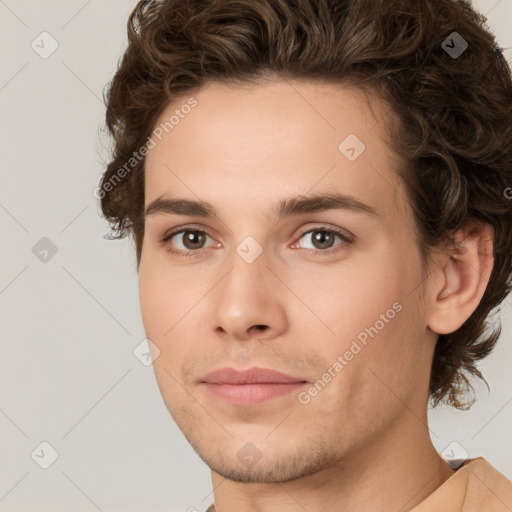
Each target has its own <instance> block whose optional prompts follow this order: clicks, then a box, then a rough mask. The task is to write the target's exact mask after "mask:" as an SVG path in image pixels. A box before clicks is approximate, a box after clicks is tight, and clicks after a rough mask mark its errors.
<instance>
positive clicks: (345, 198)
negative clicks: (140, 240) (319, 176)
mask: <svg viewBox="0 0 512 512" xmlns="http://www.w3.org/2000/svg"><path fill="white" fill-rule="evenodd" d="M340 209H341V210H347V211H352V212H355V213H362V214H366V215H369V216H371V217H375V218H380V215H379V213H378V212H377V210H376V209H375V208H374V207H373V206H370V205H368V204H366V203H364V202H362V201H360V200H359V199H357V198H355V197H353V196H350V195H346V194H341V193H336V192H332V193H326V194H317V195H309V196H306V195H300V196H293V197H289V198H286V199H283V200H281V201H279V203H278V204H277V205H275V206H274V207H273V208H272V209H271V210H270V216H271V217H272V216H273V217H274V218H276V219H277V220H278V221H279V220H282V219H283V218H285V217H291V216H294V215H301V214H307V213H315V212H321V211H327V210H340ZM155 214H175V215H189V216H197V217H206V218H219V215H218V213H217V211H216V210H215V208H214V207H213V206H212V205H211V204H209V203H207V202H205V201H195V200H191V199H179V198H175V199H169V198H165V197H159V198H157V199H155V200H154V201H152V202H151V203H150V204H149V205H148V206H147V208H146V210H145V211H144V217H148V216H150V215H155Z"/></svg>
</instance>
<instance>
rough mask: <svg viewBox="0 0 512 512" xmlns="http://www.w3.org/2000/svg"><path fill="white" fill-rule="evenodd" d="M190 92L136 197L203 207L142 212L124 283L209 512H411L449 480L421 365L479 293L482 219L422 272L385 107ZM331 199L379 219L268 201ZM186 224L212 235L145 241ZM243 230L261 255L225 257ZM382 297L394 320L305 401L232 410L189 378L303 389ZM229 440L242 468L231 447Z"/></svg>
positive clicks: (293, 93) (260, 90)
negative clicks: (209, 496) (242, 372)
mask: <svg viewBox="0 0 512 512" xmlns="http://www.w3.org/2000/svg"><path fill="white" fill-rule="evenodd" d="M193 96H194V98H195V99H196V100H197V102H198V103H197V106H196V107H195V108H193V109H192V110H191V112H190V113H189V114H187V115H186V116H183V119H180V122H179V124H178V125H176V126H174V128H173V129H172V130H171V131H169V133H168V134H166V135H165V136H164V137H163V138H162V141H161V142H158V144H157V145H156V147H154V148H153V149H151V150H150V152H149V154H148V156H147V159H146V176H145V205H146V206H148V205H149V204H150V203H152V202H153V201H154V200H155V199H157V198H161V197H166V198H181V199H190V200H203V201H207V202H208V203H210V204H211V205H212V206H213V207H214V208H215V209H216V210H217V212H218V215H219V217H218V218H205V217H201V216H197V215H178V214H175V213H174V214H173V213H156V214H152V215H148V216H147V217H146V219H145V235H144V240H143V249H142V254H141V260H140V266H139V289H140V304H141V313H142V319H143V323H144V328H145V331H146V335H147V337H148V338H149V339H150V340H151V341H152V342H153V343H154V346H155V347H158V349H159V351H160V353H159V355H158V357H157V358H156V359H155V360H154V363H153V367H154V370H155V375H156V378H157V382H158V385H159V388H160V391H161V394H162V397H163V399H164V402H165V404H166V406H167V408H168V410H169V412H170V413H171V415H172V417H173V418H174V420H175V421H176V423H177V425H178V426H179V428H180V429H181V430H182V432H183V434H184V435H185V436H186V438H187V439H188V441H189V442H190V443H191V445H192V446H193V448H194V449H195V450H196V452H197V453H198V454H199V456H200V457H201V458H202V459H203V460H204V461H205V462H206V464H208V466H209V467H210V469H211V471H212V483H213V487H214V499H215V504H216V507H217V511H220V512H231V511H235V510H236V511H238V512H240V511H249V510H251V511H261V512H263V511H270V510H276V507H277V509H278V510H280V511H282V512H288V511H290V512H291V511H299V510H300V511H303V510H307V511H308V512H315V511H320V510H322V511H323V510H358V511H359V512H365V511H372V512H375V511H380V510H382V511H389V510H397V511H398V510H400V511H401V512H405V511H408V510H412V509H413V508H414V507H415V506H416V505H417V504H419V503H420V502H421V501H423V500H424V499H425V498H426V497H427V496H428V495H429V494H431V493H432V492H433V491H434V490H435V489H437V488H438V487H439V486H440V485H441V484H442V483H443V482H444V481H445V480H446V479H447V478H449V477H450V476H451V475H452V474H453V471H452V469H451V468H450V467H449V465H448V464H447V463H446V462H444V461H443V460H442V459H441V458H440V457H439V455H438V453H437V452H436V450H435V448H434V446H433V445H432V442H431V440H430V437H429V433H428V427H427V399H428V381H429V374H430V368H431V364H432V357H433V351H434V347H435V342H436V339H437V334H441V333H449V332H453V331H454V330H456V329H457V328H458V327H459V326H460V325H462V323H464V321H465V320H466V319H467V318H468V317H469V315H470V314H471V312H472V311H473V310H474V309H475V308H476V306H477V305H478V302H479V301H480V298H481V296H482V295H483V292H484V290H485V285H486V282H487V280H488V277H489V275H490V271H491V269H492V256H491V254H492V240H491V238H490V235H491V233H490V231H489V229H490V228H489V227H488V226H485V225H482V226H477V227H476V228H475V229H474V230H473V231H472V232H470V231H469V230H467V231H461V232H459V233H457V239H458V240H459V241H460V242H461V244H463V245H464V247H465V248H466V252H465V253H464V255H462V254H461V253H456V252H455V251H454V249H453V247H452V246H449V247H448V248H446V249H443V250H438V251H436V252H434V253H433V263H432V266H431V268H430V269H428V278H425V275H427V274H424V270H426V269H423V268H422V263H421V259H420V253H419V250H418V247H417V245H416V243H415V239H414V237H413V218H412V214H411V212H410V210H409V208H408V205H407V202H406V194H405V191H404V189H403V185H402V184H401V182H400V181H399V179H398V177H397V175H396V172H395V168H396V165H397V164H396V160H395V159H394V158H393V154H392V153H391V151H390V149H389V147H388V146H387V145H386V144H385V142H384V140H385V131H384V130H385V126H386V122H387V120H388V119H389V116H390V115H391V114H390V113H389V111H388V109H387V108H386V106H385V104H384V103H383V102H382V101H381V100H380V99H379V98H377V97H375V96H369V97H367V96H365V95H364V94H363V93H362V92H361V90H359V89H355V88H352V87H348V86H340V85H337V86H335V85H333V84H326V83H313V82H308V81H281V80H272V81H270V82H268V83H265V84H263V85H257V86H255V85H247V86H244V87H240V86H238V87H233V86H227V85H221V84H217V83H210V84H208V85H207V86H206V87H203V88H202V89H201V90H199V91H197V93H196V94H194V95H193ZM188 98H189V96H186V97H184V98H183V100H180V101H175V102H174V103H173V104H172V105H168V106H167V107H166V108H165V110H164V111H163V112H162V115H161V117H160V119H159V121H158V122H157V125H158V124H159V123H160V122H163V121H165V120H168V119H169V117H170V116H171V114H172V113H173V112H174V111H175V109H176V108H179V107H180V105H183V104H184V103H186V100H187V99H188ZM370 100H371V101H370ZM351 133H352V134H356V135H357V137H358V138H359V139H360V140H361V141H363V142H364V144H365V146H366V148H365V150H364V151H363V152H362V153H361V154H360V155H359V156H358V157H357V158H356V159H355V160H354V161H349V160H348V159H347V158H346V157H345V156H344V155H343V154H342V153H341V152H340V151H339V149H338V145H339V144H340V142H341V141H343V140H344V139H345V137H346V136H347V135H348V134H351ZM333 191H336V192H340V193H343V194H348V195H351V196H353V197H355V198H357V199H358V200H359V201H362V202H364V203H366V204H367V205H370V206H371V207H373V208H374V209H375V210H376V211H377V213H378V216H373V215H368V214H364V213H361V212H356V211H348V210H346V209H330V210H326V211H319V212H313V213H303V214H299V215H293V216H290V217H285V218H283V219H281V220H277V219H276V218H275V217H274V216H272V209H273V207H274V205H275V204H277V202H278V201H280V200H282V199H285V198H288V197H291V196H297V195H306V196H310V195H313V194H323V193H328V192H333ZM189 224H191V225H192V227H191V228H189V229H192V231H193V230H194V229H196V230H197V229H199V230H202V231H204V232H205V233H206V234H207V235H208V236H206V237H205V238H199V239H197V238H196V239H195V242H194V243H195V244H196V245H192V246H191V245H184V237H183V232H182V233H181V234H177V235H175V236H174V237H173V238H171V239H170V240H168V241H167V242H165V243H162V242H161V240H162V238H163V237H164V235H165V234H166V233H167V232H169V231H170V230H171V228H180V227H181V226H185V225H189ZM312 229H314V230H317V231H315V232H314V233H311V232H310V231H309V230H312ZM329 229H337V230H340V231H341V232H342V233H344V234H351V235H352V236H353V237H355V239H354V241H353V243H346V242H344V241H343V240H342V239H340V238H338V237H334V238H328V240H331V244H330V245H329V244H326V245H323V246H322V245H321V244H320V245H319V242H316V241H315V237H314V236H313V235H314V234H315V233H316V236H320V238H321V235H322V234H324V235H329V231H328V230H329ZM318 230H319V231H320V233H318ZM326 230H327V233H326ZM308 231H309V233H308ZM248 236H251V237H253V238H254V239H255V240H256V241H257V243H258V244H259V246H260V247H261V250H262V253H261V254H260V255H259V256H258V257H257V258H256V259H255V260H254V261H253V262H252V263H248V262H247V261H246V260H245V259H244V258H242V257H241V256H240V255H239V253H237V250H236V249H237V247H238V246H239V244H240V243H241V242H242V241H243V240H244V239H245V238H246V237H248ZM324 243H325V242H324ZM170 248H174V249H175V250H177V251H178V252H179V251H181V252H182V255H176V254H173V253H171V252H169V251H168V249H170ZM251 250H253V249H251ZM326 250H327V251H328V250H331V253H330V254H323V253H322V251H326ZM336 250H337V252H334V251H336ZM315 251H316V253H315ZM187 252H188V253H191V252H194V254H192V256H191V257H186V256H185V255H184V254H186V253H187ZM396 303H398V304H399V305H400V306H401V310H400V311H399V312H397V313H396V315H394V318H392V319H390V320H389V319H388V322H385V323H384V327H383V328H381V329H380V330H379V332H378V334H377V335H375V336H374V337H373V338H369V339H368V342H367V345H365V346H362V348H361V350H360V351H359V352H358V353H357V354H356V355H354V356H353V358H351V360H350V361H346V359H345V361H346V363H347V364H344V366H343V369H342V370H341V371H339V372H337V373H336V372H335V376H334V377H333V378H332V379H331V381H330V382H329V383H328V385H326V386H325V387H324V388H323V389H321V391H319V392H318V393H317V394H316V395H315V396H313V397H311V399H310V401H309V402H308V403H306V404H305V403H301V402H300V401H299V399H298V392H296V391H294V392H293V393H290V394H288V395H286V396H281V397H278V398H276V399H274V400H271V401H269V402H265V403H262V404H258V405H246V406H239V405H232V404H229V403H227V402H225V401H223V400H222V399H219V398H217V397H214V396H212V395H211V394H210V393H209V392H208V391H207V390H206V389H205V387H204V386H203V385H201V384H199V382H198V381H199V379H200V378H201V377H203V376H204V375H206V374H207V373H209V372H211V371H213V370H214V369H217V368H220V367H225V366H231V367H235V368H238V369H246V368H250V367H253V366H258V367H263V368H271V369H275V370H278V371H281V372H283V373H286V374H289V375H292V376H294V377H300V378H301V379H302V380H305V381H308V382H309V384H308V385H306V387H305V388H304V389H306V390H307V389H309V388H310V387H311V385H312V384H313V383H315V382H316V381H317V380H318V379H319V378H321V377H322V375H323V374H325V372H326V371H328V369H329V368H330V367H331V368H332V366H333V364H334V363H335V361H336V360H337V358H338V356H339V355H342V356H343V354H345V353H346V351H347V350H348V349H349V348H350V346H351V343H352V342H353V340H355V339H356V337H357V335H358V334H360V333H361V332H362V331H364V330H365V328H369V327H370V326H374V325H376V321H377V320H379V319H381V318H382V317H381V315H382V314H386V311H388V310H389V309H390V308H392V305H393V304H396ZM379 325H380V324H379ZM256 326H259V327H256ZM360 345H361V344H360ZM153 353H154V354H155V355H156V349H155V348H153ZM331 372H332V370H331ZM302 396H304V395H302ZM247 443H251V444H250V445H249V447H247V446H246V445H247ZM244 446H246V447H245V450H246V451H247V450H249V452H250V454H252V455H253V456H254V459H258V460H257V461H256V462H255V463H253V464H252V465H248V464H247V463H246V462H244V461H243V460H241V458H239V457H238V453H239V451H240V450H241V449H242V448H243V447H244ZM241 453H245V452H243V451H242V452H241Z"/></svg>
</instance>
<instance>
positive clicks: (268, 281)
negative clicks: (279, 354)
mask: <svg viewBox="0 0 512 512" xmlns="http://www.w3.org/2000/svg"><path fill="white" fill-rule="evenodd" d="M231 263H232V265H231V268H230V269H229V271H228V272H227V273H226V274H225V275H224V277H223V278H222V279H221V280H220V281H219V282H218V284H217V286H215V288H214V290H213V292H214V293H212V297H211V300H212V302H211V307H212V322H213V323H212V326H213V329H214V330H215V331H216V333H217V334H218V335H219V336H221V337H222V338H224V339H226V340H237V341H247V340H250V339H254V338H257V339H258V340H262V339H271V338H274V337H276V336H278V335H280V334H281V333H282V332H284V331H285V330H286V328H287V317H286V305H285V298H286V296H285V290H283V285H282V284H281V283H280V281H279V279H278V278H277V277H276V276H275V273H274V271H272V270H271V269H270V268H269V267H268V260H267V258H266V255H265V253H264V252H263V253H262V254H261V255H260V256H259V257H258V258H256V260H254V261H252V262H251V263H248V262H247V261H245V260H244V259H243V258H242V257H240V256H239V255H238V254H237V253H234V255H233V258H232V259H231Z"/></svg>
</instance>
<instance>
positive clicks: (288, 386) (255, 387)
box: [203, 382, 307, 405]
mask: <svg viewBox="0 0 512 512" xmlns="http://www.w3.org/2000/svg"><path fill="white" fill-rule="evenodd" d="M203 384H204V385H205V386H206V389H207V390H208V392H209V393H211V394H212V395H214V396H216V397H218V398H222V399H224V400H225V401H227V402H229V403H232V404H235V405H253V404H261V403H263V402H268V401H270V400H273V399H274V398H278V397H280V396H284V395H289V394H291V393H293V392H295V391H298V390H299V389H300V388H302V387H303V386H305V385H306V384H307V382H290V383H268V384H261V383H260V384H212V383H208V382H204V383H203Z"/></svg>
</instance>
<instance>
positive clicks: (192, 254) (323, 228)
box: [160, 226, 354, 258]
mask: <svg viewBox="0 0 512 512" xmlns="http://www.w3.org/2000/svg"><path fill="white" fill-rule="evenodd" d="M187 231H188V232H193V233H203V234H205V235H207V236H210V235H209V234H208V233H207V232H206V231H203V230H202V229H197V228H194V227H193V226H182V227H180V228H179V229H176V230H174V231H170V232H169V233H166V234H165V235H164V237H163V238H162V239H161V240H160V242H161V243H162V245H166V244H167V242H168V241H169V240H170V239H171V238H172V237H173V236H174V235H177V234H180V233H185V232H187ZM315 231H324V232H327V233H332V234H334V235H337V236H339V237H340V238H341V240H342V243H340V244H338V245H336V246H335V247H333V248H330V249H326V250H320V249H316V250H315V249H304V250H306V251H308V253H309V254H322V255H326V254H334V253H338V252H340V251H342V250H343V246H346V245H351V244H353V243H354V238H353V237H351V236H348V235H347V234H345V233H342V232H341V231H338V230H336V229H333V228H328V227H327V226H317V227H315V228H312V229H308V230H307V231H304V232H303V233H301V234H300V236H299V239H298V240H300V239H301V238H302V237H303V236H304V235H307V234H308V233H314V232H315ZM210 238H211V237H210ZM340 247H342V248H341V249H340ZM167 251H168V252H170V253H172V254H175V255H177V256H184V257H186V258H190V257H195V256H198V255H200V253H201V251H202V249H196V250H189V251H181V250H176V249H173V248H171V247H167ZM198 253H199V254H198Z"/></svg>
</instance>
